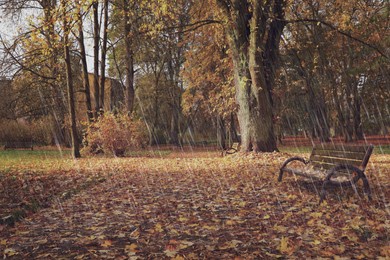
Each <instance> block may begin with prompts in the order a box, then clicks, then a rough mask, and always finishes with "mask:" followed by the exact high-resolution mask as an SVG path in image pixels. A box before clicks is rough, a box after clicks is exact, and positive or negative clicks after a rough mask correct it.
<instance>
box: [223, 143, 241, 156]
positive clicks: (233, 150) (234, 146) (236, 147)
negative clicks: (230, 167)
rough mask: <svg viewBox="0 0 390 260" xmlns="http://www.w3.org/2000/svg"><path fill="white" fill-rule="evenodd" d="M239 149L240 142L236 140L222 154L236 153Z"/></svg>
mask: <svg viewBox="0 0 390 260" xmlns="http://www.w3.org/2000/svg"><path fill="white" fill-rule="evenodd" d="M239 149H240V143H239V142H234V143H233V144H232V145H231V146H230V147H229V148H227V149H225V150H223V151H222V156H225V155H227V154H234V153H236V152H238V150H239Z"/></svg>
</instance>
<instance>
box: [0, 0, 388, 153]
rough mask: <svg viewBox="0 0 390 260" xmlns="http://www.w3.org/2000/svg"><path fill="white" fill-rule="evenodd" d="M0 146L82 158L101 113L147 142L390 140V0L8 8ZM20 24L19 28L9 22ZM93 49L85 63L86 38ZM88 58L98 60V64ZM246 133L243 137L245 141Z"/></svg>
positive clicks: (123, 2) (266, 146)
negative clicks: (124, 118)
mask: <svg viewBox="0 0 390 260" xmlns="http://www.w3.org/2000/svg"><path fill="white" fill-rule="evenodd" d="M0 8H1V10H2V20H3V21H8V22H10V21H11V22H12V21H17V20H18V19H23V22H22V24H23V27H22V28H20V29H18V30H17V33H16V36H15V37H13V38H12V39H10V38H7V37H4V36H3V35H0V40H1V44H0V46H1V49H0V56H1V63H0V73H1V75H3V77H2V79H1V81H0V99H1V102H0V106H1V107H0V118H1V124H0V128H1V131H0V141H1V142H5V141H10V140H15V141H21V140H22V141H23V140H26V141H27V140H31V139H32V140H34V141H35V142H37V143H41V144H46V145H53V144H58V145H68V146H72V147H74V148H75V149H74V151H75V152H74V155H75V156H76V157H77V156H79V154H78V152H77V151H78V150H79V145H80V143H81V139H82V136H83V133H84V132H85V129H86V127H87V126H86V125H88V122H90V123H91V122H94V121H96V120H97V119H98V117H99V115H101V114H102V113H107V112H113V113H119V114H121V113H122V114H123V113H124V114H127V115H132V118H133V119H132V120H136V119H137V120H141V121H142V122H144V124H145V127H144V130H145V132H147V135H148V137H149V141H148V142H149V144H151V145H152V144H165V143H170V144H174V145H180V144H184V143H196V142H200V141H207V142H217V143H218V144H219V146H221V147H222V148H226V146H228V145H229V144H230V143H232V142H234V141H237V140H238V139H240V141H241V149H242V150H243V151H251V150H253V151H273V150H275V149H277V143H278V141H279V142H283V136H285V135H307V136H310V137H311V138H313V139H319V140H320V141H329V140H330V138H331V137H332V136H342V137H343V139H344V140H345V141H346V142H350V141H353V140H359V139H363V137H364V135H372V134H374V135H377V134H383V135H386V134H387V133H388V131H389V126H390V110H389V104H390V84H389V83H390V73H389V72H390V65H389V56H390V49H389V46H390V34H389V26H390V23H389V12H390V7H389V2H388V1H380V0H356V1H345V0H332V1H328V0H326V1H318V0H264V1H251V0H245V1H243V0H201V1H191V0H176V1H171V0H151V1H141V0H111V1H109V0H104V1H103V0H77V1H65V0H58V1H57V0H7V1H6V0H0ZM9 29H10V30H16V28H9ZM86 42H91V43H92V45H93V55H92V57H89V56H88V55H87V54H88V53H89V50H88V44H86ZM88 60H93V62H92V64H91V63H90V62H88ZM239 135H240V136H239Z"/></svg>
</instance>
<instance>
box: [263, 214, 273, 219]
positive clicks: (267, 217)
mask: <svg viewBox="0 0 390 260" xmlns="http://www.w3.org/2000/svg"><path fill="white" fill-rule="evenodd" d="M269 218H271V217H270V215H265V216H264V217H263V219H269Z"/></svg>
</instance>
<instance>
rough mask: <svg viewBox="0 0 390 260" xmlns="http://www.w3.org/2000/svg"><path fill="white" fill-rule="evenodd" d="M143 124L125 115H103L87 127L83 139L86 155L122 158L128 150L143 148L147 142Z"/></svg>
mask: <svg viewBox="0 0 390 260" xmlns="http://www.w3.org/2000/svg"><path fill="white" fill-rule="evenodd" d="M145 131H146V127H145V124H144V123H142V122H141V121H140V120H135V119H132V118H131V117H129V116H128V115H126V114H113V113H105V114H103V115H101V116H100V117H99V118H98V119H97V120H96V122H92V123H90V124H89V125H88V128H87V130H86V133H85V137H84V144H85V147H84V148H83V152H85V153H87V154H99V153H105V154H112V155H114V156H124V155H125V153H126V152H127V151H129V150H134V149H138V148H141V147H144V146H145V145H146V143H147V141H148V139H147V138H148V137H147V133H146V132H145Z"/></svg>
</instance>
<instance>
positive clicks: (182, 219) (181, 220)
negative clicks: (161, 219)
mask: <svg viewBox="0 0 390 260" xmlns="http://www.w3.org/2000/svg"><path fill="white" fill-rule="evenodd" d="M187 220H188V218H186V217H180V218H179V221H180V222H184V221H187Z"/></svg>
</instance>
